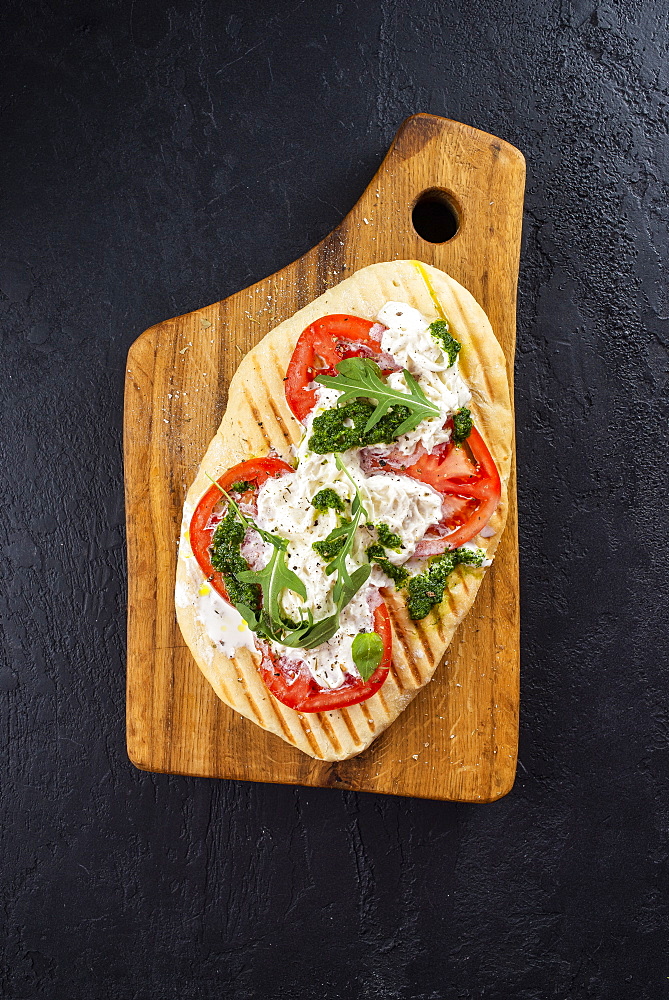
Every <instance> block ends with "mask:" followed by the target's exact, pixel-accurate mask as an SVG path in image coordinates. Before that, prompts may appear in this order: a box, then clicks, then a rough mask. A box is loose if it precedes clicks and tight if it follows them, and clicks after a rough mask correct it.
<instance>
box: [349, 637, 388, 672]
mask: <svg viewBox="0 0 669 1000" xmlns="http://www.w3.org/2000/svg"><path fill="white" fill-rule="evenodd" d="M351 652H352V654H353V662H354V663H355V665H356V667H357V668H358V673H359V674H360V676H361V677H362V679H363V681H368V680H369V678H370V677H371V676H372V674H373V673H374V671H375V670H376V669H377V667H378V666H379V664H380V663H381V660H382V659H383V639H382V638H381V636H380V635H379V633H378V632H361V633H360V634H359V635H356V637H355V639H354V640H353V645H352V646H351Z"/></svg>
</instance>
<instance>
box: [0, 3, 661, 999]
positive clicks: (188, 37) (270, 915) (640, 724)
mask: <svg viewBox="0 0 669 1000" xmlns="http://www.w3.org/2000/svg"><path fill="white" fill-rule="evenodd" d="M3 16H4V28H3V29H2V32H0V35H1V37H2V48H3V52H4V54H3V58H2V60H1V72H2V79H3V83H2V90H1V114H2V125H1V127H0V135H1V136H2V139H1V141H0V162H1V173H2V185H3V210H2V228H1V233H0V288H1V289H2V295H1V297H0V317H1V331H2V352H1V353H0V365H1V366H2V386H3V392H2V407H3V411H4V421H3V435H2V451H1V460H0V476H1V480H2V487H1V489H2V493H1V496H2V512H3V516H2V525H1V536H0V547H1V549H2V556H3V561H2V587H1V588H0V590H1V592H0V623H1V629H2V635H3V639H4V647H5V653H4V657H3V660H2V666H1V668H0V706H1V708H2V720H3V721H2V729H1V733H2V742H3V763H2V790H1V794H0V822H1V827H2V835H3V847H2V879H1V881H2V885H1V887H0V897H1V906H0V914H1V917H2V922H3V924H4V930H3V933H2V935H1V948H2V964H1V968H0V995H1V996H2V997H3V998H9V1000H38V998H39V1000H42V998H49V1000H80V998H81V1000H84V998H86V1000H89V998H92V1000H97V998H107V997H109V998H114V1000H168V998H178V1000H195V998H198V1000H200V998H202V1000H209V998H232V1000H250V998H263V1000H273V998H296V1000H302V998H304V1000H307V998H309V1000H311V998H313V997H322V998H326V1000H330V998H337V997H342V998H344V997H345V998H363V1000H442V998H444V1000H469V998H472V1000H473V998H477V1000H478V998H485V1000H540V998H542V1000H543V998H554V997H555V998H570V1000H571V998H582V997H586V998H602V1000H609V998H611V1000H656V998H661V997H665V996H667V985H668V979H667V977H668V976H669V959H668V958H667V923H668V921H667V916H668V913H667V910H668V895H667V893H668V890H669V885H668V881H669V880H668V879H667V869H666V863H667V854H668V852H669V843H668V837H667V824H668V811H669V810H668V799H667V791H668V788H667V785H668V780H667V774H668V771H669V754H668V746H669V714H668V703H667V693H666V686H667V645H668V644H667V597H668V594H667V571H666V560H667V550H666V543H667V533H668V531H667V515H666V485H667V477H666V469H667V460H666V438H667V377H668V376H667V343H668V339H669V323H668V316H669V293H668V291H667V282H666V265H667V257H666V250H667V218H668V215H669V208H668V205H669V190H668V180H669V143H668V127H667V122H668V102H669V91H668V87H669V81H668V71H667V65H668V62H667V49H668V42H669V32H668V29H667V21H666V9H665V5H664V4H661V3H656V2H654V0H620V2H618V3H615V2H605V0H601V2H600V0H574V2H571V3H570V2H569V0H560V2H557V0H549V2H548V3H546V4H538V3H535V2H534V0H521V2H517V3H511V4H505V3H501V2H497V0H477V2H472V0H464V2H462V3H443V2H436V0H430V2H428V0H419V2H416V3H410V2H408V0H405V2H400V0H398V2H391V0H370V2H368V3H354V2H351V0H345V2H341V3H334V2H327V3H313V2H308V0H302V2H297V0H296V2H293V3H290V2H286V3H268V2H255V3H253V4H242V3H231V2H229V0H224V2H214V0H200V2H183V0H177V2H171V3H170V2H167V3H158V2H148V3H145V2H142V0H131V2H127V0H119V2H109V0H101V2H98V3H91V2H88V0H83V2H77V3H72V2H69V0H68V2H60V3H56V2H17V0H6V2H5V5H4V15H3ZM416 111H428V112H434V113H436V114H444V115H447V116H450V117H452V118H456V119H459V120H462V121H465V122H468V123H469V124H472V125H474V126H477V127H479V128H483V129H486V130H488V131H490V132H493V133H495V134H497V135H500V136H502V137H503V138H505V139H508V140H510V141H511V142H512V143H514V144H515V145H517V146H518V147H519V148H520V149H522V150H523V151H524V153H525V154H526V156H527V161H528V188H527V212H526V220H525V234H524V250H523V258H522V268H521V279H520V308H519V342H518V363H517V408H518V457H519V465H520V514H521V545H522V600H523V616H524V617H523V621H524V633H523V702H522V726H521V753H520V760H521V763H520V766H519V771H518V779H517V782H516V785H515V788H514V790H513V792H512V793H511V794H510V795H509V796H508V797H507V798H506V799H504V800H502V801H500V802H498V803H496V804H494V805H492V806H483V807H474V806H458V805H452V804H436V803H429V802H422V801H411V800H401V799H400V800H395V799H392V798H384V797H381V796H374V795H355V794H347V793H343V794H342V793H338V792H336V791H305V790H302V789H293V788H288V787H273V786H269V785H264V786H263V785H257V786H253V785H246V784H234V783H227V782H220V781H219V782H217V781H208V780H198V779H186V778H174V777H166V776H157V775H149V774H142V773H139V772H138V771H136V770H134V769H133V767H132V766H131V765H130V764H129V763H128V761H127V759H126V756H125V750H124V606H125V576H124V573H125V566H124V549H123V545H124V537H123V498H122V468H121V416H122V386H123V376H124V359H125V354H126V351H127V348H128V346H129V345H130V343H131V342H132V340H133V339H134V338H135V337H136V336H137V335H138V333H140V332H141V331H142V330H143V329H145V328H146V327H147V326H149V325H150V324H152V323H154V322H157V321H158V320H160V319H164V318H167V317H168V316H171V315H175V314H178V313H182V312H186V311H188V310H191V309H194V308H197V307H199V306H202V305H204V304H206V303H209V302H212V301H215V300H217V299H220V298H223V297H225V296H226V295H229V294H230V293H232V292H234V291H236V290H237V289H239V288H241V287H243V286H245V285H246V284H248V283H249V282H252V281H254V280H256V279H259V278H262V277H263V276H264V275H266V274H269V273H271V272H272V271H274V270H276V269H278V268H280V267H282V266H283V265H284V264H286V263H288V262H289V261H291V260H293V259H294V258H296V257H297V256H299V255H300V254H302V253H303V252H304V251H305V250H306V249H307V248H308V247H310V246H311V245H313V244H314V243H315V242H316V241H317V240H318V239H319V238H320V237H322V236H323V235H324V234H325V233H327V232H328V231H329V230H330V229H331V228H332V227H333V226H334V225H335V224H336V223H337V222H338V221H339V219H340V218H341V217H342V215H343V214H344V213H345V212H346V211H347V210H348V208H349V207H350V206H351V205H352V204H353V202H354V201H355V200H356V198H357V196H358V195H359V194H360V192H361V191H362V190H363V188H364V187H365V185H366V184H367V182H368V181H369V179H370V177H371V175H372V173H373V172H374V170H375V168H376V166H377V165H378V163H379V161H380V158H381V157H382V155H383V154H384V152H385V150H386V148H387V146H388V144H389V143H390V140H391V138H392V136H393V134H394V132H395V130H396V128H397V127H398V125H399V124H400V122H401V121H402V119H403V118H404V117H405V116H407V115H408V114H410V113H413V112H416Z"/></svg>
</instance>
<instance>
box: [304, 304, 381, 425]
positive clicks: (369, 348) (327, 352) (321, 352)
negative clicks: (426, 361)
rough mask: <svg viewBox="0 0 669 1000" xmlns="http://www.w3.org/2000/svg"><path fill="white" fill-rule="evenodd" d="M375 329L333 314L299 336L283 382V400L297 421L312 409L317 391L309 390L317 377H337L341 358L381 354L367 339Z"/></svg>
mask: <svg viewBox="0 0 669 1000" xmlns="http://www.w3.org/2000/svg"><path fill="white" fill-rule="evenodd" d="M374 325H375V324H374V323H373V322H371V320H368V319H361V318H360V317H359V316H347V315H345V314H343V313H336V314H333V315H332V316H323V317H322V318H321V319H317V320H316V321H315V322H314V323H311V325H310V326H308V327H307V328H306V330H304V331H303V332H302V333H301V334H300V337H299V340H298V341H297V344H296V345H295V350H294V351H293V355H292V357H291V359H290V363H289V365H288V371H287V372H286V379H285V383H286V399H287V401H288V405H289V406H290V408H291V410H292V411H293V413H294V414H295V416H296V417H297V419H298V420H304V419H305V417H306V416H307V414H308V413H310V411H311V410H313V408H314V405H315V403H316V390H315V389H309V388H308V386H310V385H311V383H312V382H313V381H314V376H315V375H316V374H317V373H319V372H321V373H323V374H328V375H336V374H337V372H336V371H335V365H336V364H337V363H338V362H339V361H341V360H342V359H343V358H359V357H373V356H374V355H375V354H381V344H380V343H379V341H378V340H374V338H373V337H370V336H369V331H370V330H371V329H372V327H373V326H374ZM319 359H320V361H321V362H322V364H318V361H319Z"/></svg>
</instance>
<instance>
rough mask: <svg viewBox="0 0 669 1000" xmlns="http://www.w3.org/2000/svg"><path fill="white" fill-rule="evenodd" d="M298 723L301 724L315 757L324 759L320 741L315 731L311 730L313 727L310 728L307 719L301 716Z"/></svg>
mask: <svg viewBox="0 0 669 1000" xmlns="http://www.w3.org/2000/svg"><path fill="white" fill-rule="evenodd" d="M297 721H298V722H299V724H300V727H301V729H302V732H303V733H304V738H305V740H306V741H307V743H308V744H309V746H310V747H311V749H312V752H313V754H314V756H315V757H322V755H323V750H322V748H321V746H320V744H319V742H318V740H317V739H316V737H315V736H314V732H313V729H312V728H311V726H308V725H307V724H306V719H303V718H302V716H301V715H298V716H297Z"/></svg>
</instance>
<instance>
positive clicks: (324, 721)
mask: <svg viewBox="0 0 669 1000" xmlns="http://www.w3.org/2000/svg"><path fill="white" fill-rule="evenodd" d="M318 719H319V721H320V724H321V726H322V727H323V730H324V731H325V734H326V736H327V738H328V739H329V740H330V743H331V745H332V749H333V750H334V752H335V753H341V751H342V745H341V743H340V742H339V737H338V736H337V734H336V732H335V730H334V726H333V725H332V723H331V722H330V720H329V719H328V717H327V712H319V713H318Z"/></svg>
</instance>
